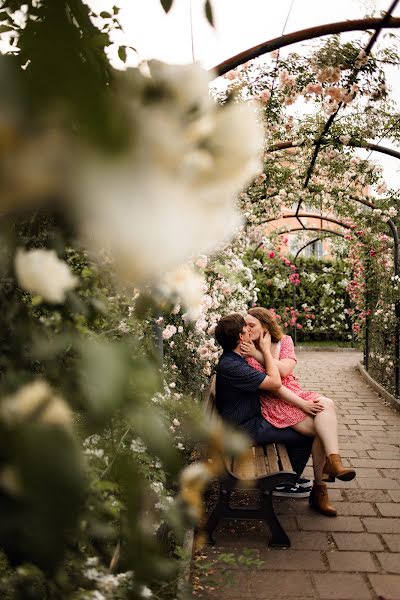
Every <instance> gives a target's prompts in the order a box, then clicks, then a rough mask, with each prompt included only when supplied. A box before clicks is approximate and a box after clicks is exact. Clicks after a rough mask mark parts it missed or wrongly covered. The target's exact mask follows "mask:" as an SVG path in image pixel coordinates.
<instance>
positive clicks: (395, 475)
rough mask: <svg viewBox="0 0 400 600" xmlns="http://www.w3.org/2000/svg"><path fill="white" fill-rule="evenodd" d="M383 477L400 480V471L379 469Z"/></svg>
mask: <svg viewBox="0 0 400 600" xmlns="http://www.w3.org/2000/svg"><path fill="white" fill-rule="evenodd" d="M379 472H380V473H381V475H382V477H388V478H389V479H397V480H399V479H400V469H379Z"/></svg>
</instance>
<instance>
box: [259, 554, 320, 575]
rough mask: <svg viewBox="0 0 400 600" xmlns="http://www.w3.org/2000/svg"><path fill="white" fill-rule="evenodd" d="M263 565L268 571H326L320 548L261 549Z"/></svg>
mask: <svg viewBox="0 0 400 600" xmlns="http://www.w3.org/2000/svg"><path fill="white" fill-rule="evenodd" d="M259 558H260V560H262V561H263V563H264V564H263V565H262V566H260V567H258V568H259V569H265V570H268V571H326V566H325V564H324V563H323V561H322V558H321V552H320V551H318V550H292V549H290V550H284V551H282V550H281V549H275V550H274V549H271V548H268V549H266V550H264V552H263V551H260V554H259Z"/></svg>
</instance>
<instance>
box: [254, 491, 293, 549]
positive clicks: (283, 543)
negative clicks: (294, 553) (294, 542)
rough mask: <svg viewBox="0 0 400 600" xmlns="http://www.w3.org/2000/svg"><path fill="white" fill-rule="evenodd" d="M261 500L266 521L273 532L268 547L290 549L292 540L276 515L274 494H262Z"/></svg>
mask: <svg viewBox="0 0 400 600" xmlns="http://www.w3.org/2000/svg"><path fill="white" fill-rule="evenodd" d="M260 500H261V506H262V510H263V512H264V514H265V517H264V519H265V521H266V523H267V525H268V527H269V529H270V532H271V539H270V540H269V543H268V546H270V547H271V548H289V547H290V540H289V538H288V536H287V535H286V533H285V531H284V529H283V527H282V525H281V524H280V522H279V520H278V517H277V516H276V514H275V510H274V506H273V504H272V493H271V492H262V493H261V499H260Z"/></svg>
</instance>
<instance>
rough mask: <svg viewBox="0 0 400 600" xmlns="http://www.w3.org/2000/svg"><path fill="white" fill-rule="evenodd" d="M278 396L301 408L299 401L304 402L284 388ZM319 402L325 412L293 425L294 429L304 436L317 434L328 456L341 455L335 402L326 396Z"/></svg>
mask: <svg viewBox="0 0 400 600" xmlns="http://www.w3.org/2000/svg"><path fill="white" fill-rule="evenodd" d="M276 395H277V396H279V397H280V398H281V399H282V400H285V402H288V403H289V404H292V405H294V406H297V407H299V400H300V403H301V402H304V400H302V399H301V398H300V397H299V396H297V394H294V393H293V392H291V391H290V390H288V389H287V388H285V387H284V386H281V387H280V389H279V390H278V392H276ZM319 402H320V404H322V406H323V407H324V409H323V410H321V411H320V412H317V413H316V414H315V415H314V416H313V417H311V416H309V415H307V416H306V418H305V419H304V420H303V421H301V422H300V423H297V425H293V426H292V428H293V429H295V430H296V431H299V433H303V435H309V436H311V435H315V434H317V435H318V436H319V437H320V438H321V441H322V443H323V445H324V448H325V453H326V456H329V454H339V442H338V427H337V416H336V410H335V405H334V402H333V400H331V399H330V398H327V397H326V396H320V397H319ZM313 427H314V428H313Z"/></svg>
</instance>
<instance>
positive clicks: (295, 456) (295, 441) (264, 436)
mask: <svg viewBox="0 0 400 600" xmlns="http://www.w3.org/2000/svg"><path fill="white" fill-rule="evenodd" d="M253 439H254V441H255V443H256V444H257V445H259V446H263V445H264V444H270V443H273V442H278V443H279V444H285V446H286V449H287V452H288V455H289V458H290V462H291V463H292V466H293V469H294V471H296V473H297V475H299V476H300V475H301V474H302V472H303V471H304V467H305V466H306V464H307V461H308V458H309V456H310V454H311V446H312V443H313V439H314V438H312V437H307V436H305V435H302V434H301V433H298V432H297V431H295V430H294V429H291V428H290V427H284V428H282V429H279V428H278V427H274V426H273V425H271V423H268V421H266V420H265V419H263V420H262V423H261V424H260V426H259V427H258V429H257V431H256V432H255V434H254V435H253Z"/></svg>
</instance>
